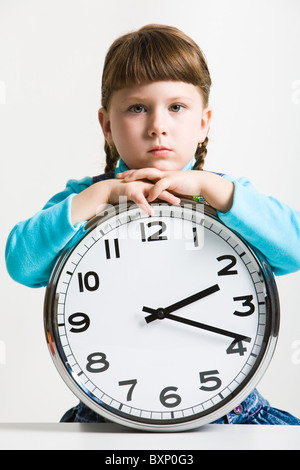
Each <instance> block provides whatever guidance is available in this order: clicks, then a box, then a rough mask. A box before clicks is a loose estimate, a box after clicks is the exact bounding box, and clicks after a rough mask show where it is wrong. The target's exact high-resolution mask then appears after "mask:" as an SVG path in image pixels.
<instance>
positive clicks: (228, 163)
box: [0, 0, 300, 422]
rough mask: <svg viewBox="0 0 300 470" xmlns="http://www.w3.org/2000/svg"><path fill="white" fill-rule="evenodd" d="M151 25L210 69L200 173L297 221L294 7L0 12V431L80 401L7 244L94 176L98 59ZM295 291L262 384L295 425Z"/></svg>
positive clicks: (38, 296) (175, 5)
mask: <svg viewBox="0 0 300 470" xmlns="http://www.w3.org/2000/svg"><path fill="white" fill-rule="evenodd" d="M154 22H156V23H163V24H170V25H173V26H176V27H178V28H180V29H182V30H183V31H184V32H186V33H187V34H188V35H190V36H191V37H193V39H195V40H196V42H198V44H199V45H200V47H201V48H202V50H203V51H204V53H205V55H206V57H207V60H208V64H209V68H210V72H211V75H212V80H213V87H212V92H211V105H212V107H213V113H214V114H213V122H212V126H211V131H210V142H209V145H208V156H207V163H206V169H209V170H213V171H220V172H225V173H229V174H233V175H235V176H247V177H249V178H250V179H251V181H252V182H253V183H254V184H255V185H256V187H257V188H258V189H259V190H260V191H262V192H264V193H265V194H268V195H272V196H275V197H277V198H279V199H280V200H282V201H283V202H286V203H288V204H290V205H292V206H293V207H295V208H298V209H299V184H300V179H299V170H300V163H299V155H300V134H299V124H300V55H299V51H300V27H299V26H300V2H299V0H251V1H250V0H249V1H248V0H209V1H207V0H184V1H182V0H180V1H179V0H152V1H148V0H147V1H144V0H126V1H122V0H109V1H107V0H106V1H104V0H0V159H1V160H0V165H1V167H0V175H1V184H0V192H1V194H0V203H1V232H0V244H1V269H0V286H1V307H0V421H1V422H57V421H59V419H60V417H61V415H62V414H63V413H64V412H65V411H66V409H68V408H69V407H71V406H73V405H74V404H76V403H77V399H76V398H75V397H74V396H73V395H72V393H71V392H70V391H69V390H68V389H67V387H66V386H65V385H64V383H63V381H62V379H61V378H60V376H59V375H58V373H57V372H56V369H55V368H54V366H53V364H52V360H51V358H50V355H49V353H48V350H47V346H46V342H45V339H44V331H43V298H44V293H45V290H44V289H29V288H27V287H24V286H21V285H19V284H17V283H15V282H14V281H12V280H11V279H10V277H9V276H8V274H7V272H6V268H5V263H4V249H5V242H6V239H7V236H8V234H9V232H10V230H11V229H12V227H13V226H14V224H15V223H16V222H18V221H19V220H23V219H26V218H28V217H30V216H31V215H33V214H34V213H35V212H37V211H38V210H40V208H41V207H42V206H43V205H44V203H45V202H46V201H47V200H48V199H49V198H50V197H51V196H52V195H53V194H55V193H56V192H58V191H60V190H61V189H63V188H64V187H65V183H66V181H67V180H68V179H69V178H81V177H83V176H86V175H90V176H92V175H94V174H99V173H101V172H102V170H103V166H104V153H103V150H102V149H103V138H102V135H101V131H100V127H99V125H98V122H97V111H98V108H99V106H100V84H101V72H102V65H103V60H104V56H105V53H106V51H107V49H108V47H109V46H110V44H111V42H112V41H113V40H114V39H115V38H116V37H118V36H119V35H121V34H123V33H126V32H128V31H130V30H133V29H137V28H138V27H141V26H143V25H144V24H147V23H154ZM299 280H300V273H296V274H291V275H287V276H284V277H280V278H277V284H278V288H279V292H280V298H281V307H282V321H281V331H280V339H279V344H278V348H277V351H276V353H275V356H274V359H273V361H272V363H271V366H270V368H269V369H268V371H267V373H266V374H265V376H264V378H263V379H262V381H261V383H260V386H259V390H260V392H261V393H262V394H263V395H264V396H265V397H266V398H267V399H269V400H270V402H271V404H272V405H273V406H276V407H279V408H282V409H285V410H286V411H289V412H291V413H293V414H295V415H297V416H298V417H300V403H299V398H298V397H299V386H300V319H299V302H298V298H299Z"/></svg>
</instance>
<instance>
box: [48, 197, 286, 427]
mask: <svg viewBox="0 0 300 470" xmlns="http://www.w3.org/2000/svg"><path fill="white" fill-rule="evenodd" d="M153 207H154V209H155V215H154V216H152V217H148V216H147V215H146V214H145V213H144V212H143V211H141V210H140V209H139V208H138V207H137V206H136V205H130V206H129V207H128V208H126V210H123V211H122V210H121V211H120V212H119V211H118V212H115V211H114V210H111V211H110V212H109V213H108V215H107V216H106V217H104V218H103V220H102V219H100V220H98V222H97V223H96V222H95V223H94V226H92V228H91V229H90V230H89V231H88V232H87V234H86V235H85V237H84V238H83V239H82V240H81V241H80V242H79V243H78V244H77V245H76V247H75V248H74V249H73V250H72V251H71V253H69V254H68V255H67V256H66V257H65V259H64V260H63V261H62V262H61V263H60V265H59V267H58V268H57V270H56V272H55V274H54V276H53V280H52V283H51V286H49V288H48V289H49V292H50V293H51V295H50V294H49V296H50V297H51V299H52V302H50V301H48V302H47V305H48V308H47V309H46V310H47V312H48V314H47V315H48V319H47V325H48V329H47V336H48V340H49V343H50V349H51V351H52V354H53V355H54V360H55V362H56V364H57V366H58V368H59V370H60V372H61V374H62V375H63V377H64V378H65V380H66V382H67V383H68V384H69V386H70V387H71V388H72V390H73V391H74V392H75V393H76V394H77V395H78V397H79V398H80V399H81V400H83V401H84V402H85V403H86V404H87V405H88V406H90V407H91V408H92V409H94V410H95V411H97V412H99V413H101V414H102V415H103V416H105V417H107V418H108V419H110V420H116V421H118V422H121V423H123V424H127V425H129V426H133V427H138V428H142V427H145V428H147V429H152V430H173V429H174V430H178V429H187V428H190V427H195V426H197V425H200V424H204V423H207V422H211V421H212V420H214V419H217V418H218V417H221V416H223V415H224V414H225V413H226V412H229V411H230V410H231V409H232V408H233V407H234V406H236V405H237V404H238V403H239V400H241V397H243V398H245V393H246V392H247V391H248V392H250V391H251V390H252V388H254V386H255V383H256V381H257V380H258V379H259V378H260V377H261V375H262V373H263V372H264V370H265V368H266V366H267V364H268V362H269V360H270V357H271V355H272V352H273V350H274V347H275V343H276V334H277V329H278V304H277V300H276V288H275V286H274V283H273V281H272V279H271V280H270V279H269V278H268V274H266V272H264V271H265V269H264V268H263V266H262V264H261V263H260V262H259V261H258V259H257V257H256V256H255V255H254V254H253V253H252V251H251V250H250V249H249V248H248V247H247V245H246V244H245V243H244V242H243V241H241V239H240V238H238V237H237V236H236V235H235V234H234V233H233V232H231V231H230V230H228V229H227V228H226V227H225V226H224V225H223V224H222V223H220V222H219V221H218V220H217V218H216V217H213V216H212V215H210V214H208V213H206V214H204V212H203V206H200V205H199V204H190V203H189V204H187V203H186V204H182V205H181V206H169V205H165V204H153ZM123 209H124V208H123ZM200 209H202V210H200ZM271 281H272V282H271ZM50 297H49V298H50ZM49 305H50V308H49ZM49 312H50V313H49ZM49 325H50V326H49ZM51 325H52V326H51Z"/></svg>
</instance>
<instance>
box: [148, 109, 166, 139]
mask: <svg viewBox="0 0 300 470" xmlns="http://www.w3.org/2000/svg"><path fill="white" fill-rule="evenodd" d="M167 133H168V132H167V123H166V119H165V117H164V116H163V113H162V112H153V113H152V114H151V116H149V122H148V135H149V136H150V137H158V136H161V135H167Z"/></svg>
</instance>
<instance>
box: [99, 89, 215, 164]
mask: <svg viewBox="0 0 300 470" xmlns="http://www.w3.org/2000/svg"><path fill="white" fill-rule="evenodd" d="M210 119H211V110H210V108H204V107H203V102H202V97H201V92H200V89H199V88H198V87H196V86H194V85H191V84H189V83H184V82H177V81H169V82H167V81H161V82H152V83H149V84H146V85H134V86H132V87H128V88H122V89H121V90H118V91H115V92H114V93H113V95H112V98H111V102H110V106H109V110H108V111H106V110H105V109H103V108H101V109H100V110H99V121H100V124H101V126H102V129H103V133H104V136H105V139H106V141H107V142H108V144H109V145H114V146H115V147H116V148H117V150H118V153H119V155H120V156H121V158H122V159H123V161H124V162H125V164H126V165H127V167H128V168H130V169H138V168H157V169H159V170H181V169H182V168H183V167H184V166H185V165H186V164H187V163H188V162H189V161H190V160H191V159H192V158H193V156H194V155H195V152H196V148H197V146H198V143H199V142H203V140H204V139H205V137H206V135H207V132H208V129H209V123H210Z"/></svg>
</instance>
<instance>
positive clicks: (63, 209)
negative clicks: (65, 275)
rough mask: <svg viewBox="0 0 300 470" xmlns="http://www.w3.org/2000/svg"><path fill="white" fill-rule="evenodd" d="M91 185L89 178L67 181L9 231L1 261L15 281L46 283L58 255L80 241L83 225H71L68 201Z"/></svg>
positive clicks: (26, 283)
mask: <svg viewBox="0 0 300 470" xmlns="http://www.w3.org/2000/svg"><path fill="white" fill-rule="evenodd" d="M91 184H92V179H91V178H89V177H86V178H83V179H82V180H79V181H76V180H69V181H68V182H67V185H66V188H65V189H64V190H63V191H61V192H60V193H58V194H56V195H55V196H53V197H52V198H51V199H50V200H49V201H48V202H47V204H46V205H45V207H43V209H42V210H41V211H39V212H38V213H37V214H35V215H34V216H33V217H31V218H29V219H28V220H25V221H22V222H19V223H18V224H17V225H16V226H15V227H14V228H13V229H12V231H11V232H10V234H9V236H8V239H7V243H6V249H5V260H6V267H7V270H8V272H9V274H10V276H11V277H12V278H13V279H14V280H15V281H17V282H19V283H21V284H24V285H26V286H29V287H42V286H45V285H47V284H48V282H49V279H50V276H51V272H52V270H53V268H54V265H55V263H56V261H57V259H58V257H59V255H60V254H61V252H62V251H63V250H65V249H66V248H67V247H68V246H70V245H72V244H74V243H75V241H76V239H77V238H78V239H79V238H80V234H82V231H83V229H84V226H85V224H86V221H84V222H80V223H78V224H76V225H75V226H73V225H72V222H71V204H72V199H73V197H74V196H75V195H76V194H78V193H80V192H81V191H83V190H84V189H86V188H87V187H88V186H90V185H91Z"/></svg>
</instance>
